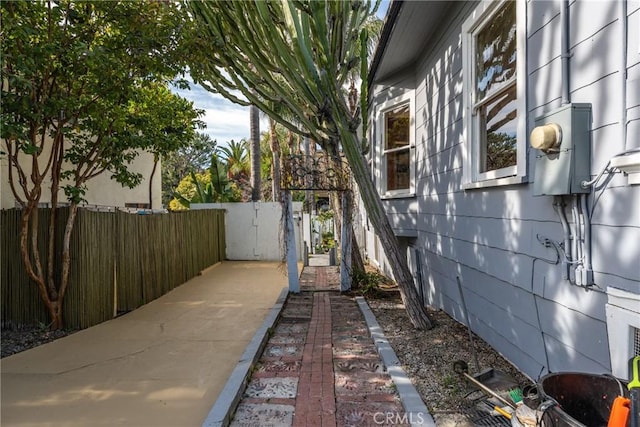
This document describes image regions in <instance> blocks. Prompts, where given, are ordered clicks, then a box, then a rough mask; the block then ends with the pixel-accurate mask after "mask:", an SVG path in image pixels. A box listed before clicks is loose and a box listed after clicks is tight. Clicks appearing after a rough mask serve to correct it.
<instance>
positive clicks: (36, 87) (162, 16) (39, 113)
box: [0, 0, 202, 328]
mask: <svg viewBox="0 0 640 427" xmlns="http://www.w3.org/2000/svg"><path fill="white" fill-rule="evenodd" d="M0 14H1V21H2V31H1V32H0V46H1V49H2V53H1V55H0V57H1V58H2V69H1V74H0V81H1V83H2V92H1V94H0V98H1V99H2V111H1V114H0V137H1V138H2V140H3V143H4V147H3V151H4V152H5V153H6V154H5V155H6V156H7V159H8V176H9V182H10V185H11V189H12V192H13V195H14V197H15V199H16V200H17V201H18V203H19V204H20V205H21V206H22V208H23V219H24V221H23V224H24V226H23V227H22V229H21V230H20V236H21V239H20V242H21V250H22V253H23V255H24V256H23V261H24V264H25V268H26V270H27V272H28V274H29V277H30V279H31V280H32V281H33V282H34V283H35V284H36V285H37V286H38V288H39V294H40V296H41V297H42V299H43V301H44V303H45V305H46V307H47V309H48V311H49V314H50V315H51V318H52V328H60V327H62V307H63V299H64V295H65V292H66V289H67V284H68V278H69V276H68V274H69V259H70V258H71V254H70V251H71V249H70V244H69V242H70V236H71V232H72V230H73V227H74V220H75V212H77V205H78V203H80V202H82V200H83V199H84V197H85V191H86V184H87V181H89V180H91V179H92V178H94V177H96V176H98V175H100V174H103V173H106V174H108V175H109V176H110V177H111V178H112V179H114V180H116V181H117V182H119V183H121V184H122V185H123V186H128V187H133V186H136V185H138V184H139V183H140V182H141V179H142V176H141V175H140V174H138V173H134V172H132V171H131V170H130V168H129V166H130V164H131V162H132V161H133V160H134V159H135V158H136V157H137V156H138V155H139V154H140V153H141V152H143V151H147V152H149V153H152V154H153V155H154V158H155V159H159V158H160V157H161V156H164V155H166V154H167V153H169V152H171V151H173V150H175V149H177V148H179V147H180V146H182V145H184V144H186V143H187V142H188V141H189V140H190V139H191V138H192V137H193V134H194V131H195V129H196V128H197V127H198V126H199V125H200V122H199V121H198V117H199V116H200V115H201V114H202V112H201V111H198V110H195V109H194V108H193V105H192V103H190V102H189V101H186V100H185V99H182V98H180V97H178V96H177V95H175V94H173V93H172V92H170V91H169V90H168V89H167V84H168V83H169V81H171V80H172V79H174V78H176V77H178V75H179V74H180V73H183V72H184V71H185V66H186V63H187V62H190V61H188V60H187V55H188V53H189V52H191V48H190V46H191V45H190V40H192V34H193V27H192V26H191V22H190V21H189V20H188V19H186V17H187V15H186V14H185V9H184V8H183V7H181V6H180V5H179V4H177V3H175V2H159V1H138V2H131V1H118V2H115V1H102V2H98V1H96V2H88V1H72V0H58V1H5V2H1V3H0ZM27 177H28V178H27ZM45 182H46V183H47V184H46V185H45V184H44V183H45ZM49 183H50V184H49ZM61 191H62V192H64V194H65V195H66V197H67V200H69V201H70V202H71V214H70V215H69V216H68V220H67V223H66V225H65V226H64V228H65V229H64V236H65V241H64V243H63V248H64V249H63V253H62V254H61V256H60V254H56V253H55V248H54V247H53V246H52V245H50V246H49V247H48V253H47V255H46V256H43V255H42V254H40V247H41V245H39V244H38V237H37V235H36V233H35V229H33V228H31V227H35V226H37V221H36V219H37V212H38V205H39V203H40V202H41V199H43V198H44V200H43V201H46V202H48V201H51V203H52V206H53V207H54V208H55V207H56V206H57V203H58V199H59V194H60V192H61ZM47 192H49V194H48V197H47ZM54 219H55V216H54V215H52V219H51V223H50V226H49V228H48V230H51V233H52V234H53V235H51V236H48V238H49V239H52V240H53V239H54V238H55V235H60V234H61V233H62V232H61V230H60V227H59V226H57V225H56V224H57V222H56V221H55V220H54ZM28 235H31V239H27V236H28ZM29 246H30V247H29ZM56 259H62V260H63V261H62V273H61V274H60V278H59V280H58V278H55V277H53V274H52V273H51V271H53V264H54V260H56ZM45 265H46V268H45ZM47 270H49V273H51V275H50V276H49V277H48V271H47Z"/></svg>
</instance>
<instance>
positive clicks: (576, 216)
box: [571, 196, 582, 261]
mask: <svg viewBox="0 0 640 427" xmlns="http://www.w3.org/2000/svg"><path fill="white" fill-rule="evenodd" d="M572 199H573V203H572V206H571V212H572V214H573V226H574V228H575V230H576V232H575V233H574V236H575V239H574V240H573V242H574V244H575V249H576V251H575V254H576V257H575V260H574V261H582V230H581V228H580V203H578V196H572Z"/></svg>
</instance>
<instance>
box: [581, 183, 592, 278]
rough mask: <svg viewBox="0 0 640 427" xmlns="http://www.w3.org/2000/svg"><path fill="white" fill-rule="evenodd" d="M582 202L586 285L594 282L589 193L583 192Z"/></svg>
mask: <svg viewBox="0 0 640 427" xmlns="http://www.w3.org/2000/svg"><path fill="white" fill-rule="evenodd" d="M579 197H580V203H581V204H582V215H583V217H584V268H585V270H586V271H587V281H586V283H585V285H587V286H590V285H592V284H593V279H592V278H593V273H592V270H593V267H592V265H591V216H590V214H589V206H588V204H587V195H586V194H581V195H580V196H579Z"/></svg>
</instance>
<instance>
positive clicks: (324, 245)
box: [320, 231, 336, 253]
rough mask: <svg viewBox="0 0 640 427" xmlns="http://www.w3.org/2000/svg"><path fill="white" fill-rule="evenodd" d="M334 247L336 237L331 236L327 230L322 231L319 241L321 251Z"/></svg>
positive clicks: (327, 250)
mask: <svg viewBox="0 0 640 427" xmlns="http://www.w3.org/2000/svg"><path fill="white" fill-rule="evenodd" d="M335 247H336V239H335V238H334V237H333V233H332V232H330V231H327V232H325V233H322V240H321V242H320V248H321V249H322V252H325V253H326V252H329V249H333V248H335Z"/></svg>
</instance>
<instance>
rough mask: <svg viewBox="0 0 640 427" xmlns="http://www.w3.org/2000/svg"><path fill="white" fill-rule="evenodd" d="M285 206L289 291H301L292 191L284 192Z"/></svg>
mask: <svg viewBox="0 0 640 427" xmlns="http://www.w3.org/2000/svg"><path fill="white" fill-rule="evenodd" d="M282 196H283V198H282V200H283V208H284V209H286V212H285V215H284V221H285V225H286V226H285V242H286V251H287V277H288V279H289V292H293V293H296V294H297V293H299V292H300V282H299V280H298V259H297V256H296V235H295V232H294V229H293V202H292V200H291V192H290V191H283V193H282Z"/></svg>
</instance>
